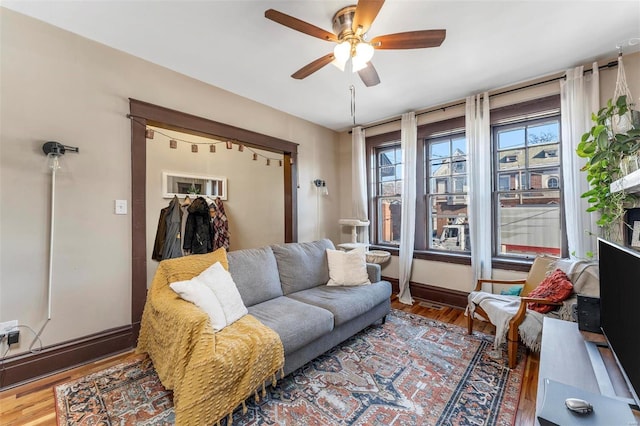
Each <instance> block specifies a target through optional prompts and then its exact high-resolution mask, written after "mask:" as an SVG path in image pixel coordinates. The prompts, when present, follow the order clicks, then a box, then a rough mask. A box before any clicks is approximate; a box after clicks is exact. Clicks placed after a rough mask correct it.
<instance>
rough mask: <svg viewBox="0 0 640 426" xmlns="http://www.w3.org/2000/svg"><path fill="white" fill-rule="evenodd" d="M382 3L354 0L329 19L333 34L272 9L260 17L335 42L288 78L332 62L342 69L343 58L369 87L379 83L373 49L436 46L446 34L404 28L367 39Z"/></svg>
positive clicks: (382, 0) (344, 62)
mask: <svg viewBox="0 0 640 426" xmlns="http://www.w3.org/2000/svg"><path fill="white" fill-rule="evenodd" d="M383 4H384V0H358V4H357V6H347V7H344V8H342V9H340V10H339V11H337V12H336V14H335V15H334V16H333V19H332V21H333V31H334V32H333V33H330V32H328V31H325V30H323V29H322V28H318V27H316V26H315V25H312V24H309V23H308V22H305V21H302V20H300V19H298V18H294V17H293V16H290V15H287V14H284V13H282V12H278V11H277V10H274V9H269V10H267V11H265V13H264V16H265V18H267V19H271V20H272V21H275V22H277V23H279V24H282V25H284V26H285V27H289V28H291V29H294V30H296V31H300V32H302V33H305V34H308V35H310V36H313V37H317V38H320V39H322V40H326V41H330V42H334V43H337V44H336V46H335V47H334V49H333V52H332V53H329V54H327V55H325V56H323V57H321V58H318V59H316V60H315V61H313V62H311V63H309V64H307V65H305V66H304V67H302V68H300V69H299V70H298V71H296V72H295V73H293V74H292V75H291V77H293V78H295V79H299V80H301V79H303V78H306V77H308V76H310V75H311V74H313V73H314V72H316V71H318V70H319V69H320V68H322V67H324V66H325V65H327V64H330V63H332V62H333V63H334V64H335V65H336V66H338V67H339V68H341V69H342V70H344V67H345V65H346V63H347V61H348V60H349V59H351V65H352V70H353V71H354V72H356V71H357V72H358V75H359V76H360V78H361V79H362V81H363V83H364V84H365V85H366V86H367V87H370V86H375V85H377V84H378V83H380V77H378V72H377V71H376V69H375V68H374V67H373V64H372V63H371V58H372V57H373V53H374V50H375V49H422V48H425V47H437V46H440V45H441V44H442V42H443V41H444V38H445V36H446V33H447V31H446V30H421V31H407V32H404V33H396V34H387V35H383V36H378V37H374V38H373V39H371V40H370V41H368V40H367V37H366V36H367V32H368V31H369V28H370V27H371V24H372V23H373V20H374V19H375V18H376V16H378V12H379V11H380V9H381V8H382V5H383Z"/></svg>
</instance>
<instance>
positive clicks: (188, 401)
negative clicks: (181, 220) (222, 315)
mask: <svg viewBox="0 0 640 426" xmlns="http://www.w3.org/2000/svg"><path fill="white" fill-rule="evenodd" d="M219 252H223V253H224V249H221V250H218V251H216V252H213V253H209V254H205V255H192V256H186V257H181V258H178V259H171V260H166V261H163V262H161V263H160V265H159V266H158V270H157V271H156V275H155V276H154V279H153V283H152V285H151V288H150V289H149V292H148V295H147V301H146V304H145V308H144V313H143V316H142V324H141V329H140V337H139V339H138V347H137V348H136V351H137V352H138V353H147V354H149V357H150V358H151V360H152V361H153V365H154V367H155V369H156V371H157V373H158V377H159V378H160V381H161V382H162V384H163V386H164V387H166V388H167V389H173V400H174V406H175V412H176V424H178V425H214V424H216V423H217V422H218V421H220V420H221V419H222V418H224V417H225V416H227V415H230V414H232V413H233V410H234V409H235V408H236V407H237V406H238V405H239V404H244V401H245V399H246V398H248V397H249V396H251V395H253V394H255V396H256V398H257V397H258V390H259V389H262V392H263V393H264V386H265V382H268V381H272V382H273V383H274V384H275V379H276V373H277V372H281V371H282V367H283V366H284V349H283V347H282V342H281V341H280V337H279V336H278V335H277V334H276V332H275V331H273V330H272V329H270V328H268V327H267V326H265V325H263V324H262V323H261V322H260V321H258V320H257V319H256V318H255V317H253V316H251V315H245V316H244V317H242V318H240V319H239V320H238V321H236V322H234V323H233V324H231V325H229V326H227V327H225V328H224V329H222V330H221V331H219V332H218V333H214V332H213V328H212V327H211V324H210V321H209V316H208V315H207V314H206V313H205V312H203V311H202V310H200V309H199V308H198V307H196V306H195V305H194V304H192V303H189V302H186V301H184V300H182V299H180V297H179V296H178V295H177V294H176V293H175V292H174V291H173V290H172V289H171V288H170V287H169V284H170V283H171V282H175V281H181V280H188V279H191V278H193V277H194V276H196V275H198V274H200V273H201V272H202V271H204V270H205V269H206V268H207V267H209V266H210V265H212V264H213V263H215V262H216V261H220V262H221V263H222V264H223V266H225V267H226V254H224V255H223V254H222V253H219ZM220 256H222V257H223V258H224V259H221V258H220ZM228 424H230V423H228Z"/></svg>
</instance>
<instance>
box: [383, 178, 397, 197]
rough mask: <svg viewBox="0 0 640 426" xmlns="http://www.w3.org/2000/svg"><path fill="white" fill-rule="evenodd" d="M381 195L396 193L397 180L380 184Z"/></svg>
mask: <svg viewBox="0 0 640 426" xmlns="http://www.w3.org/2000/svg"><path fill="white" fill-rule="evenodd" d="M380 195H382V196H383V197H386V196H390V195H396V182H395V181H392V182H383V183H381V184H380Z"/></svg>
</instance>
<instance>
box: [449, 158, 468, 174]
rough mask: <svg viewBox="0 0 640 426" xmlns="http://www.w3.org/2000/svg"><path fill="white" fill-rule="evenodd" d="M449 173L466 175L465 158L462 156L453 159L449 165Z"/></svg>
mask: <svg viewBox="0 0 640 426" xmlns="http://www.w3.org/2000/svg"><path fill="white" fill-rule="evenodd" d="M451 173H452V174H463V173H464V174H466V173H467V157H464V156H462V155H460V156H457V157H453V161H452V164H451Z"/></svg>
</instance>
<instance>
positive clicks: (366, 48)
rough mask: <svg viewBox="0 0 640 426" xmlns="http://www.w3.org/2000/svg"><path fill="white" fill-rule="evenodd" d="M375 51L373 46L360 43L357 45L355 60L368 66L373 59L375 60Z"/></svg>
mask: <svg viewBox="0 0 640 426" xmlns="http://www.w3.org/2000/svg"><path fill="white" fill-rule="evenodd" d="M373 50H374V49H373V46H371V45H370V44H369V43H364V42H360V43H358V44H357V45H356V56H355V57H354V59H357V60H358V61H359V62H360V61H361V62H364V63H365V64H366V63H367V62H369V61H370V60H371V58H373Z"/></svg>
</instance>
